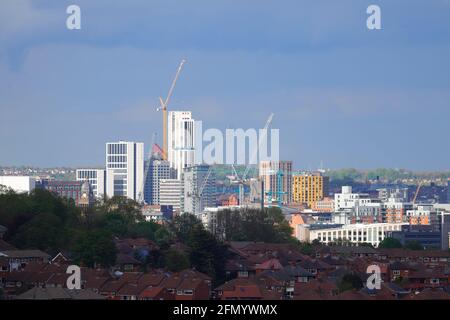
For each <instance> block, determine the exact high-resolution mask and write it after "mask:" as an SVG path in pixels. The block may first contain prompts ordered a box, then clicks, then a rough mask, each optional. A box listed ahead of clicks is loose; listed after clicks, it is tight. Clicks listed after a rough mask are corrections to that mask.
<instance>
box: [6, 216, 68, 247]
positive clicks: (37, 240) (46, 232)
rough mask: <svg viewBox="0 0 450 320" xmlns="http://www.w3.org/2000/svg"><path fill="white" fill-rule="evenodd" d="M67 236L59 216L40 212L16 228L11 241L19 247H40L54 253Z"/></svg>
mask: <svg viewBox="0 0 450 320" xmlns="http://www.w3.org/2000/svg"><path fill="white" fill-rule="evenodd" d="M67 236H68V234H67V229H66V228H65V226H64V224H63V222H62V221H61V219H60V218H59V217H57V216H55V215H53V214H50V213H41V214H37V215H36V216H34V217H33V218H32V219H31V220H29V221H28V222H26V223H24V224H23V225H21V226H20V227H19V228H18V229H17V232H16V233H15V235H14V237H13V238H12V243H13V244H14V245H16V246H17V247H19V248H27V249H40V250H43V251H48V252H49V253H51V254H54V253H57V252H58V251H59V250H60V249H61V248H62V247H63V246H64V244H65V243H66V241H67V240H68V239H67V238H68V237H67Z"/></svg>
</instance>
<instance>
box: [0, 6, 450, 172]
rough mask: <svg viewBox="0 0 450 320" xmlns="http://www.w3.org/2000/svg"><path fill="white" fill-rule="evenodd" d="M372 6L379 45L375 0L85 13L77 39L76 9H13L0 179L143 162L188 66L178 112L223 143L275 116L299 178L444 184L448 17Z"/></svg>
mask: <svg viewBox="0 0 450 320" xmlns="http://www.w3.org/2000/svg"><path fill="white" fill-rule="evenodd" d="M376 2H377V4H379V5H380V7H381V9H382V17H383V18H382V19H383V20H382V21H383V28H382V30H379V31H368V30H367V29H366V28H365V20H366V18H367V15H366V13H365V9H366V8H367V5H368V4H370V3H371V2H370V1H343V2H341V3H339V4H336V3H332V4H331V3H329V2H327V1H317V2H315V4H304V3H300V4H299V3H297V2H294V1H286V2H285V3H284V5H283V6H281V5H279V4H278V5H277V4H271V3H266V4H265V5H264V6H258V5H257V3H256V2H255V1H245V2H241V3H239V4H236V5H235V6H234V7H231V6H225V4H224V2H221V1H217V2H214V3H208V2H205V3H204V4H203V5H202V6H199V7H197V6H196V8H195V11H194V8H190V6H189V5H187V4H179V3H175V2H172V1H166V2H161V1H155V2H152V3H151V4H149V3H148V2H147V1H133V2H127V3H118V4H116V5H114V6H110V5H109V4H108V2H107V1H95V3H92V2H89V1H76V3H77V4H78V5H79V6H80V7H81V10H82V17H83V24H82V29H81V30H77V31H69V30H67V29H66V28H65V20H66V18H67V14H66V13H65V9H66V7H67V6H68V5H69V4H71V3H69V2H68V1H61V2H60V3H58V4H55V3H54V2H53V1H25V0H20V1H15V2H14V3H8V4H6V3H2V4H0V9H1V10H0V97H1V98H0V134H1V136H2V139H0V148H1V149H2V150H4V151H3V152H1V153H0V165H35V166H41V167H52V166H71V167H92V166H99V165H102V164H103V163H104V154H103V153H104V148H103V146H104V144H105V143H106V142H108V141H118V140H129V141H144V142H145V144H146V152H145V154H147V152H148V149H149V148H151V146H149V141H150V140H151V136H152V134H153V132H158V140H159V141H158V142H159V143H160V144H161V140H162V134H161V133H162V128H161V114H160V113H158V112H156V110H155V109H156V106H157V105H158V100H157V99H158V97H159V96H161V95H165V94H166V92H167V88H168V86H169V84H170V81H171V78H172V77H173V73H174V71H175V67H176V65H177V64H178V62H179V60H180V59H181V58H186V59H187V64H186V67H185V70H184V71H183V74H182V75H181V77H180V82H179V84H178V86H177V88H176V91H175V93H174V97H173V100H172V103H171V105H170V107H169V110H172V111H175V110H189V111H192V114H193V117H194V118H195V119H199V120H202V121H203V122H204V126H205V128H210V127H215V128H219V129H221V130H225V129H226V128H244V129H247V128H261V127H263V125H264V121H265V119H266V118H267V116H268V115H269V114H270V113H271V112H274V113H275V117H274V121H273V127H274V128H279V129H280V144H281V145H280V149H281V150H280V159H283V160H293V163H294V167H295V168H298V169H300V168H302V169H308V168H317V167H319V164H320V162H321V161H323V163H324V167H326V168H333V169H335V168H347V167H355V168H359V169H368V168H377V167H390V168H407V169H411V170H421V171H436V170H448V169H449V167H448V157H449V156H450V151H448V148H446V147H447V146H446V144H445V142H446V140H445V137H447V136H450V127H449V126H448V119H449V118H450V108H449V107H448V102H449V101H450V90H449V88H450V72H449V71H450V62H449V61H448V59H447V58H446V57H447V56H449V55H450V45H449V43H450V42H449V41H448V40H449V39H450V21H449V20H448V19H447V16H446V14H445V12H448V10H450V3H449V2H448V1H438V0H435V1H428V2H427V3H426V4H424V3H421V2H420V1H396V3H389V1H376ZM405 7H406V8H408V10H406V11H405ZM336 12H339V13H336ZM193 18H195V19H193ZM249 18H250V19H249ZM163 20H164V21H165V20H170V21H171V23H169V24H168V25H167V24H164V25H165V27H167V28H166V29H162V28H161V27H160V25H161V24H162V21H163ZM194 20H195V21H194ZM250 20H251V21H252V23H251V24H249V21H250ZM280 105H281V106H280ZM424 147H426V148H427V149H426V150H425V149H424ZM428 150H431V151H432V152H431V153H430V152H428ZM430 154H431V156H430Z"/></svg>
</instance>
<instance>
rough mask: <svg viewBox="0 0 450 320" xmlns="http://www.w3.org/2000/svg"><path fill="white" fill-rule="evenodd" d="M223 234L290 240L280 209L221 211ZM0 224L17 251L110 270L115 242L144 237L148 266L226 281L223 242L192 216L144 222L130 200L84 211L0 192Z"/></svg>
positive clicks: (51, 198)
mask: <svg viewBox="0 0 450 320" xmlns="http://www.w3.org/2000/svg"><path fill="white" fill-rule="evenodd" d="M219 217H220V218H219V219H221V224H222V226H223V227H224V228H225V229H226V230H227V231H226V237H225V239H223V240H226V241H264V242H295V240H294V239H293V238H292V236H291V228H290V227H289V225H288V223H287V222H286V221H285V219H284V217H283V215H282V214H281V211H280V210H278V209H275V208H274V209H270V210H264V211H261V210H246V211H244V212H243V213H241V214H239V213H237V212H231V211H224V212H221V213H220V214H219ZM0 225H4V226H5V227H7V228H8V231H7V234H6V235H5V240H6V241H8V242H10V243H12V244H13V245H14V246H16V247H17V248H19V249H39V250H42V251H45V252H47V253H49V254H50V255H56V254H57V253H58V252H63V253H65V254H67V253H68V254H70V256H71V258H72V259H73V260H74V262H75V263H77V264H79V265H82V266H89V267H94V266H104V267H110V266H113V265H114V264H115V261H116V258H117V253H118V252H117V248H116V245H115V243H114V239H115V238H116V237H117V238H119V239H120V238H122V239H123V238H141V237H142V238H146V239H149V240H152V241H154V242H155V243H156V244H157V245H158V246H159V247H160V250H158V251H157V252H152V253H151V255H148V256H135V258H137V259H139V260H141V261H142V263H143V269H144V270H143V271H145V269H148V268H165V269H168V270H170V271H180V270H183V269H185V268H189V267H192V268H195V269H196V270H198V271H200V272H203V273H206V274H208V275H210V276H211V277H212V278H213V279H214V280H215V282H216V283H221V282H222V281H223V280H224V279H225V270H224V266H225V263H226V260H227V258H228V256H227V255H228V252H229V251H228V250H227V246H226V244H225V243H226V242H224V241H222V240H217V239H216V237H214V235H213V234H211V233H210V232H209V231H207V230H205V229H204V227H203V224H202V223H201V222H200V221H199V220H198V219H197V218H196V217H195V216H193V215H189V214H184V215H181V216H178V217H175V218H174V219H173V220H172V221H171V222H170V223H168V224H166V225H159V224H156V223H153V222H147V221H145V220H144V218H143V216H142V214H141V211H140V206H139V204H138V203H136V202H135V201H133V200H130V199H126V198H122V197H114V198H111V199H108V200H105V201H103V202H98V203H96V204H95V205H94V206H93V208H91V209H90V210H88V211H87V212H82V211H81V210H80V209H79V208H78V207H76V206H75V203H74V201H73V200H66V199H65V198H60V197H58V196H56V195H54V194H52V193H50V192H48V191H46V190H40V189H36V190H34V191H33V192H32V193H30V194H17V193H14V192H13V191H5V190H4V191H3V193H1V194H0Z"/></svg>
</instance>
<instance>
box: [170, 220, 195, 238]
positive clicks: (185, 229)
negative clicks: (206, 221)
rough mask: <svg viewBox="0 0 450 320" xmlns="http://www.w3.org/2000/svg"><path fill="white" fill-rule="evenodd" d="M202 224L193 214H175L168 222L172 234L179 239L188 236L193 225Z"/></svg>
mask: <svg viewBox="0 0 450 320" xmlns="http://www.w3.org/2000/svg"><path fill="white" fill-rule="evenodd" d="M199 225H200V226H202V223H201V221H200V220H199V219H197V217H196V216H195V215H193V214H182V215H178V216H176V217H175V218H174V219H173V220H172V223H171V224H170V229H171V231H172V232H173V234H174V235H175V236H176V237H177V238H178V239H180V240H183V239H184V240H185V239H187V238H188V236H189V233H190V232H191V230H192V229H193V228H194V226H199Z"/></svg>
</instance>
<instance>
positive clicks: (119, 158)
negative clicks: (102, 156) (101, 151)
mask: <svg viewBox="0 0 450 320" xmlns="http://www.w3.org/2000/svg"><path fill="white" fill-rule="evenodd" d="M108 162H127V156H108Z"/></svg>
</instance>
